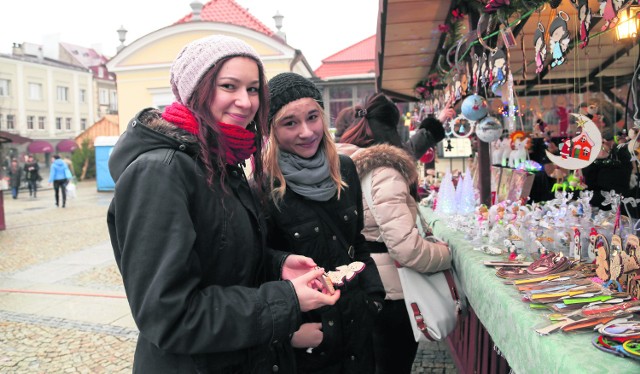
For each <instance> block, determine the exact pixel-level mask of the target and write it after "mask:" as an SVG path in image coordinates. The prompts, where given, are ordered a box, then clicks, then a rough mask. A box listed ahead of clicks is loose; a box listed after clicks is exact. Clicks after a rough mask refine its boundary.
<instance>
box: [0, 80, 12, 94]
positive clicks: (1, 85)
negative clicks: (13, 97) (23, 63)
mask: <svg viewBox="0 0 640 374" xmlns="http://www.w3.org/2000/svg"><path fill="white" fill-rule="evenodd" d="M10 86H11V81H10V80H8V79H0V96H9V94H10V92H9V87H10Z"/></svg>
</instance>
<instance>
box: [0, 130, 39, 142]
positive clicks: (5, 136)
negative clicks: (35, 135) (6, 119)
mask: <svg viewBox="0 0 640 374" xmlns="http://www.w3.org/2000/svg"><path fill="white" fill-rule="evenodd" d="M31 141H33V139H30V138H27V137H25V136H20V135H18V134H12V133H10V132H7V131H0V143H16V144H24V143H29V142H31Z"/></svg>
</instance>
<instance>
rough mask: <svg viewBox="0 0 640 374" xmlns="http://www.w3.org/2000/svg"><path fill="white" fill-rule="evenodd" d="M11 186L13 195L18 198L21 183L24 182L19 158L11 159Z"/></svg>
mask: <svg viewBox="0 0 640 374" xmlns="http://www.w3.org/2000/svg"><path fill="white" fill-rule="evenodd" d="M8 175H9V187H11V197H13V198H14V199H17V198H18V193H19V192H20V183H22V169H21V168H20V166H18V160H17V159H15V158H14V159H13V160H11V164H9V170H8Z"/></svg>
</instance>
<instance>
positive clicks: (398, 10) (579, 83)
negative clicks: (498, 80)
mask: <svg viewBox="0 0 640 374" xmlns="http://www.w3.org/2000/svg"><path fill="white" fill-rule="evenodd" d="M598 6H599V3H598V1H597V0H589V7H590V9H591V12H592V14H593V16H592V22H591V26H590V33H591V35H592V37H591V39H590V41H589V45H588V46H587V47H586V48H578V47H577V46H576V47H575V48H573V44H574V43H573V42H572V43H571V44H570V47H569V50H568V51H567V58H566V60H565V63H564V64H562V65H561V66H559V67H555V68H549V64H550V62H551V55H552V51H551V50H550V49H549V47H548V46H547V59H546V62H545V68H544V70H543V71H542V72H541V73H540V74H536V73H535V64H534V63H533V61H534V57H535V51H534V48H533V36H534V33H535V30H536V29H537V27H538V22H540V23H541V24H542V25H544V27H545V28H546V27H547V26H548V25H549V24H550V22H551V20H552V17H553V16H554V14H555V13H553V10H552V9H551V8H550V7H549V6H548V5H547V6H546V7H545V8H544V10H543V11H541V12H533V13H532V15H531V16H529V17H528V18H527V19H525V20H524V21H523V22H521V24H520V25H517V26H514V27H513V29H514V31H515V32H516V33H517V35H516V38H517V41H518V47H517V48H513V49H511V50H510V58H511V63H510V66H511V67H512V70H513V77H514V81H515V84H516V85H515V89H516V91H517V93H518V94H520V95H524V94H529V95H539V94H543V95H544V94H556V93H563V92H564V93H568V92H574V90H575V91H580V92H584V91H586V90H587V89H589V90H591V91H604V92H607V91H608V90H611V89H612V88H614V87H620V86H622V85H624V84H627V83H628V82H629V79H630V77H631V75H632V74H633V68H634V66H635V62H636V59H637V58H638V53H639V47H638V43H637V41H636V43H635V44H633V43H630V42H622V41H617V40H616V36H615V30H614V29H611V30H609V31H606V32H604V33H602V34H601V35H599V36H597V35H596V34H597V33H600V32H601V28H602V26H603V25H604V23H605V21H604V19H602V18H601V17H600V16H599V15H598ZM558 11H563V12H565V13H566V14H567V15H568V16H569V22H568V24H569V30H570V33H571V36H572V41H573V40H577V39H579V38H578V37H577V36H576V35H577V34H578V30H579V27H580V23H579V21H578V13H577V10H576V9H575V8H574V7H573V5H572V4H571V2H570V1H563V2H562V4H561V5H560V7H559V8H558ZM450 14H451V1H440V0H381V1H380V11H379V18H378V33H377V38H378V41H377V61H376V83H377V85H378V89H379V90H380V91H382V92H385V93H386V94H388V95H390V96H392V97H394V98H396V99H399V100H405V101H411V100H416V98H415V95H414V86H415V85H416V83H418V82H419V81H420V80H421V79H423V78H425V77H426V76H427V75H428V74H429V73H430V72H431V71H432V69H433V68H435V66H436V65H435V64H436V63H437V58H438V53H439V51H440V50H441V49H442V46H443V43H444V39H445V37H444V34H443V33H441V32H440V31H439V28H438V26H439V25H441V24H444V23H445V22H446V20H447V17H450ZM467 19H468V18H467ZM467 25H468V26H467V29H466V30H465V33H467V32H469V30H475V28H476V25H475V24H474V25H470V24H469V23H467ZM473 34H474V33H471V34H470V35H473ZM470 39H471V41H473V40H475V39H477V38H473V37H471V38H470ZM522 40H524V47H525V48H524V52H523V51H522V47H521V45H522ZM577 44H578V43H576V45H577ZM524 61H526V64H524ZM525 65H526V75H525V74H523V72H525V69H524V66H525ZM445 67H447V65H446V63H445ZM625 95H626V92H625Z"/></svg>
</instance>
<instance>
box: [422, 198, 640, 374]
mask: <svg viewBox="0 0 640 374" xmlns="http://www.w3.org/2000/svg"><path fill="white" fill-rule="evenodd" d="M421 213H422V214H423V215H424V216H425V217H427V218H430V221H429V222H430V224H431V225H432V228H433V231H434V234H435V235H437V236H438V237H440V238H443V239H445V240H446V241H447V242H449V245H450V247H451V248H452V252H453V256H454V263H455V264H456V270H457V273H458V276H459V278H460V281H461V282H462V284H463V287H464V291H465V293H466V295H467V298H468V299H469V303H470V305H471V307H472V308H473V311H474V312H475V314H476V315H477V318H478V319H479V320H480V321H481V322H482V324H483V325H484V327H485V328H486V330H487V331H488V332H489V334H490V335H491V338H492V340H493V342H494V343H495V346H491V347H488V352H486V353H487V355H488V354H489V353H490V354H496V353H497V355H503V356H504V358H506V360H507V361H508V363H509V366H510V367H511V369H513V372H515V373H565V374H570V373H613V372H615V373H637V372H638V371H639V370H640V363H638V362H635V361H632V360H630V359H625V358H621V357H616V356H614V355H610V354H607V353H604V352H600V351H598V350H597V349H595V348H594V347H593V346H592V344H591V340H592V338H593V336H594V335H595V334H594V333H593V332H590V331H586V332H585V331H580V332H573V333H555V334H553V335H549V336H541V335H539V334H538V333H536V331H535V329H536V328H538V327H541V326H545V325H547V324H549V320H548V319H547V318H546V317H545V313H544V312H542V311H540V310H534V309H531V308H530V307H529V305H528V304H526V303H524V302H522V301H521V300H520V296H519V293H518V292H517V290H516V289H515V287H514V286H512V285H506V284H504V279H501V278H499V277H497V276H496V270H495V269H494V268H493V267H487V266H485V265H483V262H484V261H487V260H496V257H495V256H491V255H488V254H485V253H482V252H479V251H474V250H473V245H472V244H471V243H470V242H469V240H468V239H465V238H464V236H463V235H461V234H460V233H459V232H455V231H453V230H452V229H450V228H448V227H447V224H446V222H445V221H443V220H437V219H434V214H433V212H432V210H431V209H429V208H425V207H421ZM467 323H468V322H467ZM463 327H464V326H463ZM474 344H475V342H474ZM477 349H478V350H479V349H480V347H478V348H477ZM478 353H480V352H478ZM463 359H466V357H465V358H463ZM474 359H475V357H474ZM476 369H477V371H478V372H492V373H495V372H497V371H494V370H484V371H483V370H481V368H476ZM487 369H488V367H487ZM461 372H463V371H461ZM507 372H508V371H507Z"/></svg>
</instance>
